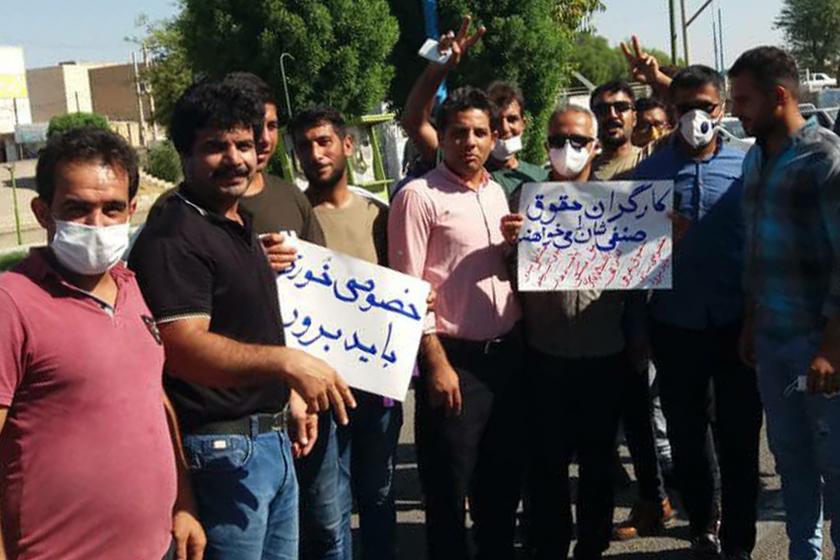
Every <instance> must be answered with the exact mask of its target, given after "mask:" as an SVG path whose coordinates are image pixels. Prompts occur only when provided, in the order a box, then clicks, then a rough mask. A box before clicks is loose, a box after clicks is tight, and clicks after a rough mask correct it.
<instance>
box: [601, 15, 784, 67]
mask: <svg viewBox="0 0 840 560" xmlns="http://www.w3.org/2000/svg"><path fill="white" fill-rule="evenodd" d="M715 2H717V3H718V4H719V5H720V9H721V12H722V15H723V43H724V54H725V58H724V62H725V64H726V66H727V67H728V66H730V65H731V64H732V63H733V62H735V59H736V58H737V57H738V55H739V54H741V53H742V52H744V51H746V50H748V49H750V48H752V47H756V46H759V45H767V44H769V45H776V46H780V45H782V44H783V38H782V34H781V33H780V32H779V31H778V30H776V29H774V28H773V22H774V20H775V19H776V17H777V16H778V14H779V12H780V11H781V9H782V0H715ZM715 2H713V3H712V6H714V5H715ZM704 3H705V0H685V4H686V11H687V12H688V13H689V17H690V16H691V15H694V13H696V11H697V10H698V9H699V8H700V7H701V6H702V5H703V4H704ZM604 4H605V5H606V8H607V9H606V11H604V12H602V13H599V14H597V15H596V16H595V18H594V22H593V23H594V26H595V29H596V31H597V33H598V34H600V35H603V36H605V37H606V38H607V39H609V40H610V43H611V44H614V45H616V44H618V43H619V42H620V41H622V40H624V39H626V38H628V37H629V36H630V35H632V34H636V35H638V36H639V39H640V40H641V41H642V45H650V46H652V47H656V48H659V49H662V50H663V51H665V52H668V53H670V52H671V43H670V38H669V35H670V29H669V28H670V19H669V16H668V0H604ZM674 4H675V5H676V10H677V36H678V38H679V43H678V53H679V57H680V58H682V57H683V54H682V53H683V46H682V32H681V31H680V19H681V18H680V13H679V6H680V2H679V1H677V0H675V2H674ZM712 6H710V7H709V8H707V9H706V11H704V12H703V13H702V14H701V15H700V17H698V18H697V20H696V21H695V22H694V23H692V24H691V25H690V26H689V39H688V44H689V55H690V58H689V61H690V62H691V63H698V64H707V65H709V66H714V65H715V64H714V61H715V55H714V39H713V33H712V12H713V8H712Z"/></svg>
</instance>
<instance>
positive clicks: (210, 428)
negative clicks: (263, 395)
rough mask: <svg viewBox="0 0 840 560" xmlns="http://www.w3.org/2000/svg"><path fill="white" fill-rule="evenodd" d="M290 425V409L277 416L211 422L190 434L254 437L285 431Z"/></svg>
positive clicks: (264, 415)
mask: <svg viewBox="0 0 840 560" xmlns="http://www.w3.org/2000/svg"><path fill="white" fill-rule="evenodd" d="M288 425H289V413H288V409H283V410H282V411H281V412H278V413H277V414H253V415H251V416H246V417H244V418H237V419H236V420H225V421H224V422H211V423H210V424H205V425H203V426H201V427H199V428H197V429H195V430H193V431H191V432H190V433H191V434H192V435H198V436H210V435H212V436H223V435H240V436H254V435H259V434H266V433H268V432H279V431H282V430H285V429H286V427H287V426H288Z"/></svg>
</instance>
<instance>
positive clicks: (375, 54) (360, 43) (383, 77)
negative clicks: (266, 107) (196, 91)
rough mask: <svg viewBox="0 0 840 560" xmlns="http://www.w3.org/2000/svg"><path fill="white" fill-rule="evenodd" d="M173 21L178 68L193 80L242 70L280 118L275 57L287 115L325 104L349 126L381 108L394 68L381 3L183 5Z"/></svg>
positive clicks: (391, 32) (227, 0)
mask: <svg viewBox="0 0 840 560" xmlns="http://www.w3.org/2000/svg"><path fill="white" fill-rule="evenodd" d="M183 8H184V11H183V12H182V14H181V16H180V18H179V20H178V28H179V30H180V33H181V36H182V41H181V45H182V46H183V48H184V49H185V50H184V52H185V55H186V60H187V61H188V63H189V65H190V66H191V67H192V69H193V70H194V71H195V72H201V73H204V74H207V75H209V76H220V75H223V74H225V73H227V72H230V71H232V70H247V71H251V72H254V73H255V74H257V75H259V76H261V77H262V78H263V79H265V80H266V81H267V82H268V83H269V84H271V85H272V86H273V87H274V90H275V92H277V95H278V98H279V99H278V100H279V109H280V111H279V112H280V114H281V115H284V114H286V110H285V107H284V105H285V103H284V102H283V101H280V100H282V91H283V81H282V77H281V72H280V55H281V54H282V53H284V52H287V53H289V54H291V55H292V56H293V57H294V59H292V60H290V59H286V60H285V66H286V75H287V78H288V85H289V94H290V96H291V103H292V109H293V110H294V109H296V108H297V109H299V108H301V107H304V106H306V105H311V104H315V103H324V104H329V105H331V106H333V107H335V108H336V109H338V110H339V111H341V112H343V113H345V114H346V115H347V116H348V117H350V118H353V117H357V116H360V115H362V114H365V113H367V112H369V111H371V110H372V109H373V108H374V107H375V106H376V104H377V103H379V102H381V101H382V100H383V99H384V98H385V96H386V92H387V88H388V83H389V82H390V81H391V79H392V77H393V76H394V68H393V66H391V65H390V64H389V63H388V62H387V57H388V55H389V53H390V52H391V49H392V48H393V46H394V43H395V42H396V40H397V35H398V28H397V22H396V20H395V19H394V18H393V17H392V16H391V15H390V14H389V10H388V3H387V1H386V0H321V1H319V2H315V1H312V0H287V1H284V2H281V1H278V0H250V1H248V2H242V1H239V0H184V2H183Z"/></svg>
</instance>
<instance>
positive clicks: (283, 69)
mask: <svg viewBox="0 0 840 560" xmlns="http://www.w3.org/2000/svg"><path fill="white" fill-rule="evenodd" d="M287 56H288V57H289V58H291V59H292V60H294V59H295V57H293V56H292V55H290V54H289V53H287V52H284V53H283V54H281V55H280V76H281V77H282V78H283V93H284V94H286V110H287V111H288V112H289V119H291V118H292V102H291V101H290V100H289V84H288V83H287V82H286V66H285V65H284V64H283V59H284V58H285V57H287Z"/></svg>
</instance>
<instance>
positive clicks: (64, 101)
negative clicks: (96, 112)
mask: <svg viewBox="0 0 840 560" xmlns="http://www.w3.org/2000/svg"><path fill="white" fill-rule="evenodd" d="M110 65H113V63H107V62H106V63H103V62H62V63H60V64H58V66H48V67H46V68H33V69H31V70H27V71H26V81H27V84H28V85H29V91H30V103H31V104H32V119H33V120H34V121H35V122H49V120H50V119H51V118H53V117H55V116H58V115H66V114H67V113H90V112H91V111H93V98H92V95H91V89H90V78H89V75H88V72H89V71H90V70H91V69H96V68H101V67H107V66H110Z"/></svg>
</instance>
